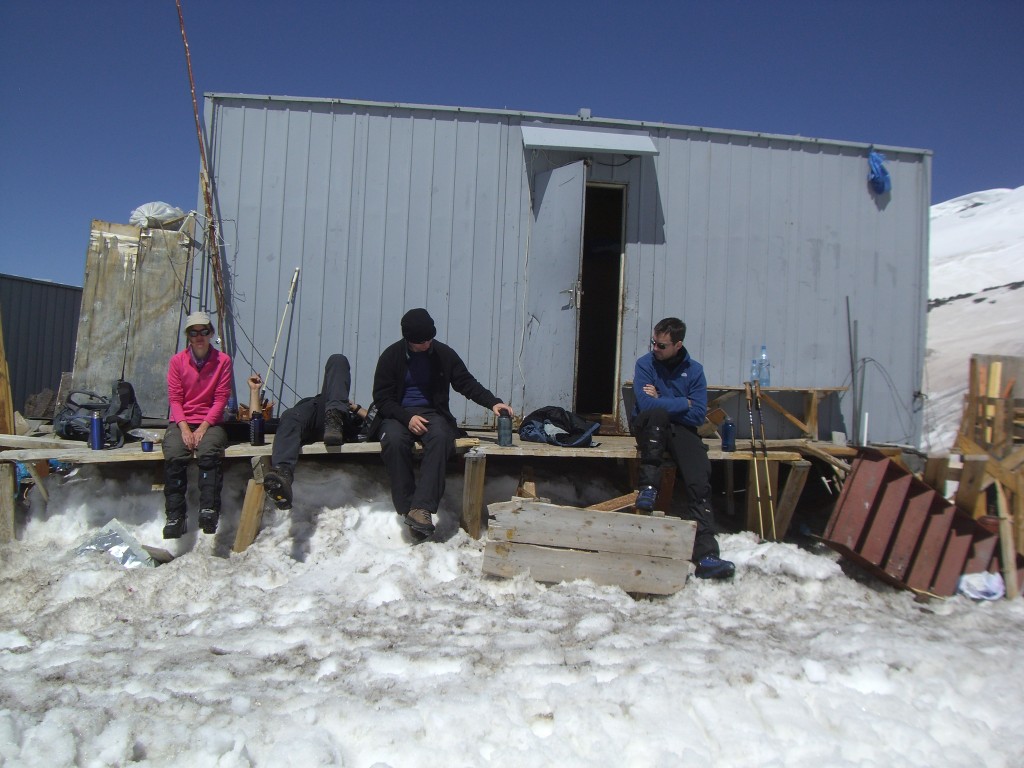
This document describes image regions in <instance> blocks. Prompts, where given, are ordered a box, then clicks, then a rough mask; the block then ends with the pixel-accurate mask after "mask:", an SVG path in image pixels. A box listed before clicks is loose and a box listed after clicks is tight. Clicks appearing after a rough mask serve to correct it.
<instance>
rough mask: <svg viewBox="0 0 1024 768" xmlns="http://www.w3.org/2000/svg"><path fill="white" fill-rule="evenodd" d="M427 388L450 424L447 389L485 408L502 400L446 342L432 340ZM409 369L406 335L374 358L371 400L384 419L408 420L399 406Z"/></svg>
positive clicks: (405, 421) (403, 409) (452, 419)
mask: <svg viewBox="0 0 1024 768" xmlns="http://www.w3.org/2000/svg"><path fill="white" fill-rule="evenodd" d="M429 355H430V392H428V393H425V394H427V396H428V397H429V398H430V400H431V402H432V403H433V406H434V409H435V410H436V411H437V412H438V413H440V414H441V415H442V416H444V417H445V418H446V419H448V421H449V422H451V425H452V426H453V427H457V426H458V425H457V424H456V422H455V417H454V416H452V412H451V410H450V409H449V407H448V399H449V395H450V390H452V389H454V390H455V391H456V392H458V393H459V394H460V395H462V396H463V397H465V398H466V399H468V400H472V401H473V402H474V403H477V404H478V405H481V406H483V407H484V408H493V407H494V406H495V405H497V404H498V403H500V402H501V399H500V398H497V397H495V396H494V395H493V394H492V393H491V391H490V390H489V389H487V388H486V387H485V386H484V385H483V384H481V383H480V382H479V381H477V380H476V379H475V378H474V377H473V374H471V373H470V372H469V370H468V369H467V368H466V364H465V363H464V362H462V358H461V357H459V355H458V353H457V352H456V351H455V350H454V349H452V348H451V347H449V346H448V345H447V344H442V343H441V342H439V341H437V340H436V339H435V340H434V343H433V344H431V345H430V352H429ZM408 370H409V345H408V342H406V340H405V339H401V340H399V341H396V342H395V343H394V344H392V345H391V346H390V347H388V348H387V349H385V350H384V351H383V352H382V353H381V355H380V359H379V360H378V361H377V370H376V372H375V373H374V375H373V403H374V405H376V406H377V411H378V413H379V414H380V415H381V417H383V418H385V419H396V420H398V421H400V422H401V423H402V424H408V423H409V419H411V418H412V417H413V414H412V413H410V412H409V411H407V410H406V409H405V408H403V407H402V397H403V396H404V395H405V374H406V373H407V372H408Z"/></svg>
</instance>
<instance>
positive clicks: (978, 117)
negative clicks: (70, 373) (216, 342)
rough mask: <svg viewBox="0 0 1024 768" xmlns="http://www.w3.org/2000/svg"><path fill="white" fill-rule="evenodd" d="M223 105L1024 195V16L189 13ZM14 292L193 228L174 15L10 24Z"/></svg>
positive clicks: (275, 7) (186, 111)
mask: <svg viewBox="0 0 1024 768" xmlns="http://www.w3.org/2000/svg"><path fill="white" fill-rule="evenodd" d="M181 2H182V7H183V10H184V15H185V24H186V31H187V32H188V38H189V44H190V49H191V54H192V67H193V73H194V75H195V79H196V90H197V98H198V99H199V104H200V110H202V94H203V93H204V92H206V91H217V92H230V93H258V94H275V95H290V96H317V97H333V98H351V99H366V100H372V101H399V102H413V103H421V104H445V105H462V106H473V107H494V108H505V107H507V108H510V109H521V110H526V111H538V112H552V113H559V114H575V113H576V111H577V110H578V109H579V108H580V107H589V108H590V109H591V111H592V113H593V114H594V115H595V116H600V117H613V118H624V119H630V120H648V121H656V122H668V123H678V124H684V125H698V126H705V127H714V128H730V129H739V130H750V131H761V132H767V133H783V134H800V135H803V136H815V137H819V138H830V139H841V140H848V141H857V142H866V143H876V144H883V145H895V146H902V147H916V148H924V149H930V150H932V151H934V153H935V157H934V161H933V173H932V190H933V194H932V200H933V202H940V201H943V200H947V199H949V198H952V197H956V196H958V195H962V194H966V193H969V192H975V191H979V190H982V189H990V188H995V187H1018V186H1021V185H1024V130H1022V129H1024V44H1022V41H1024V2H1021V0H994V1H985V0H980V1H979V2H970V3H969V2H952V1H950V0H912V1H909V2H906V1H902V2H901V1H898V0H889V1H888V2H884V1H882V0H859V1H858V2H838V0H836V1H834V2H833V1H832V0H818V1H817V2H809V1H804V2H797V1H796V0H791V1H786V0H783V1H782V2H734V1H731V0H716V1H714V2H712V1H711V0H708V1H707V2H689V1H688V0H676V1H675V2H644V1H643V0H638V1H635V2H630V3H624V2H604V0H595V1H594V2H583V1H582V0H571V1H566V2H558V0H548V2H534V1H533V0H528V1H526V2H517V3H507V2H486V1H485V0H477V2H445V1H444V0H438V1H437V2H433V3H415V2H388V1H387V0H376V1H369V0H367V1H364V0H356V1H354V2H353V1H348V0H336V1H335V2H326V1H324V2H303V1H302V0H295V1H293V2H291V3H283V2H279V1H278V2H269V1H267V0H245V1H244V2H243V0H204V2H199V0H181ZM0 73H2V74H0V105H2V106H0V109H2V111H0V225H2V231H3V239H2V244H0V272H4V273H9V274H16V275H21V276H25V277H32V278H39V279H46V280H55V281H58V282H63V283H68V284H72V285H81V284H82V281H83V274H84V266H85V251H86V247H87V245H88V237H89V227H90V222H91V221H92V219H104V220H108V221H114V222H119V223H127V221H128V216H129V214H130V213H131V211H132V210H133V209H134V208H136V207H137V206H139V205H141V204H143V203H146V202H151V201H156V200H161V201H166V202H169V203H171V204H173V205H177V206H178V207H180V208H183V209H185V210H188V209H192V208H195V207H196V205H197V187H198V172H199V171H198V169H199V155H198V144H197V140H196V132H195V124H194V119H193V116H192V102H191V96H190V94H189V89H188V79H187V72H186V68H185V55H184V48H183V45H182V40H181V35H180V32H179V28H178V16H177V9H176V6H175V2H174V0H143V1H142V2H139V1H138V0H136V1H135V2H127V1H126V0H109V1H106V0H100V1H99V2H81V0H4V1H3V2H2V3H0Z"/></svg>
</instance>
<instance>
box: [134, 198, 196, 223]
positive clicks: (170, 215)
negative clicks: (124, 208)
mask: <svg viewBox="0 0 1024 768" xmlns="http://www.w3.org/2000/svg"><path fill="white" fill-rule="evenodd" d="M184 218H185V212H184V211H183V210H181V208H175V207H174V206H173V205H171V204H170V203H159V202H158V203H146V204H145V205H140V206H139V207H138V208H136V209H135V210H134V211H132V215H131V216H129V217H128V223H129V224H131V225H132V226H133V227H145V228H146V229H166V228H167V227H168V226H169V225H171V224H178V223H179V222H180V221H181V220H182V219H184Z"/></svg>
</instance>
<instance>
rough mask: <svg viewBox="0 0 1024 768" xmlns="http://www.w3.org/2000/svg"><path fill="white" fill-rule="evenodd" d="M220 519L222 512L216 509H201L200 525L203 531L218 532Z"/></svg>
mask: <svg viewBox="0 0 1024 768" xmlns="http://www.w3.org/2000/svg"><path fill="white" fill-rule="evenodd" d="M218 520H220V512H218V511H217V510H216V509H201V510H199V527H200V528H202V529H203V533H216V532H217V521H218Z"/></svg>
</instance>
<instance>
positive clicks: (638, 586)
mask: <svg viewBox="0 0 1024 768" xmlns="http://www.w3.org/2000/svg"><path fill="white" fill-rule="evenodd" d="M612 514H614V513H612ZM646 519H648V520H650V519H654V518H646ZM483 572H484V573H486V574H490V575H492V576H503V577H505V578H509V577H512V576H516V575H518V574H520V573H528V574H529V575H530V577H531V578H533V579H535V580H536V581H541V582H546V583H554V584H557V583H561V582H563V581H573V580H576V579H589V580H591V581H593V582H594V583H596V584H601V585H603V586H617V587H621V588H622V589H623V590H625V591H626V592H642V593H646V594H649V595H671V594H674V593H676V592H678V591H679V590H681V589H682V588H683V586H685V584H686V578H687V575H688V574H689V564H688V563H687V562H686V561H684V560H673V559H669V558H662V557H644V556H642V555H622V554H616V553H610V552H581V551H578V550H571V549H551V548H548V547H541V546H537V545H533V544H519V543H516V542H508V541H488V542H487V546H486V548H485V550H484V561H483Z"/></svg>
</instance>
